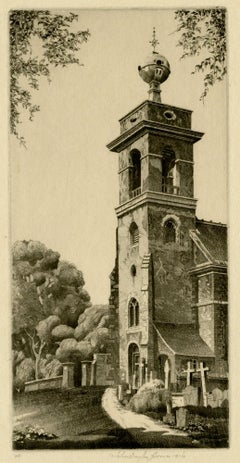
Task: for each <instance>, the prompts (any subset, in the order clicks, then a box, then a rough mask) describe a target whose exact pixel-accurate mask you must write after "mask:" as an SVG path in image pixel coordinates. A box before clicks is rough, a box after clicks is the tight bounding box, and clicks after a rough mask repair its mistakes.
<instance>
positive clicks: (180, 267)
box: [108, 34, 228, 390]
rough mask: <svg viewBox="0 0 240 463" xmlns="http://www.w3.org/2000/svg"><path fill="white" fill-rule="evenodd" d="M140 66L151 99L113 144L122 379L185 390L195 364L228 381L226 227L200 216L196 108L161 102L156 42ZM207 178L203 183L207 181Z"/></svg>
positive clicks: (116, 329) (162, 69)
mask: <svg viewBox="0 0 240 463" xmlns="http://www.w3.org/2000/svg"><path fill="white" fill-rule="evenodd" d="M156 43H157V41H156V39H155V34H154V38H153V41H152V45H153V52H152V53H150V55H149V56H148V57H147V58H146V60H145V61H144V64H143V66H139V67H138V72H139V75H140V77H141V78H142V79H143V80H144V82H146V83H147V84H148V85H149V91H148V95H149V96H148V99H147V100H146V101H143V103H141V104H140V105H138V106H137V107H136V108H134V109H133V110H132V111H130V112H129V113H128V114H127V115H125V116H124V117H122V118H121V119H120V135H119V136H118V137H117V138H115V139H114V140H113V141H112V142H111V143H109V144H108V148H109V150H110V151H112V152H114V153H117V154H118V160H119V170H118V175H119V205H118V206H117V207H116V214H117V220H118V227H117V233H116V264H115V268H114V270H113V272H112V274H111V276H110V279H111V296H110V310H111V313H112V318H113V320H114V322H115V323H114V325H113V328H112V329H113V336H114V339H115V364H116V366H117V368H118V372H119V376H118V380H119V381H125V382H127V383H128V384H130V385H133V383H134V384H135V386H136V387H139V386H140V385H141V384H142V383H143V382H144V381H146V379H149V378H159V379H162V380H163V381H164V378H166V371H167V373H168V372H169V380H168V384H169V387H170V388H171V389H172V390H179V388H180V385H181V381H182V380H184V378H185V377H186V368H187V366H188V368H190V370H191V371H192V373H193V375H195V376H196V378H197V377H198V376H199V372H200V370H199V366H200V365H201V367H202V368H203V369H204V368H205V370H206V371H208V378H209V379H211V380H212V381H218V383H219V381H220V382H221V380H222V381H226V380H227V370H228V364H227V355H228V352H227V344H228V342H227V341H228V334H227V325H228V311H227V307H228V306H227V227H226V225H223V224H220V223H214V222H211V221H210V222H209V221H204V220H198V218H197V217H196V204H197V201H196V199H195V198H194V188H193V185H194V161H193V149H194V144H195V143H197V142H199V143H201V138H202V137H203V133H201V132H197V131H195V130H193V129H192V126H191V115H192V111H191V110H188V109H184V108H179V107H175V106H170V105H168V104H165V103H164V104H163V103H162V102H161V98H160V92H161V90H160V85H161V84H162V83H163V82H164V81H165V80H167V78H168V76H169V74H170V65H169V63H168V61H167V59H166V58H165V57H164V56H162V55H160V54H159V53H158V52H157V51H156V50H155V47H156ZM203 185H204V184H203Z"/></svg>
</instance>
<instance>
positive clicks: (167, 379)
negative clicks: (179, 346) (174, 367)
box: [164, 360, 170, 389]
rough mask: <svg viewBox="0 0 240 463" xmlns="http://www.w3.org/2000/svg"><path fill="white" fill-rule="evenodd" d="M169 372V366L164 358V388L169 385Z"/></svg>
mask: <svg viewBox="0 0 240 463" xmlns="http://www.w3.org/2000/svg"><path fill="white" fill-rule="evenodd" d="M169 372H170V366H169V361H168V360H166V362H165V364H164V373H165V386H164V387H165V389H168V387H169Z"/></svg>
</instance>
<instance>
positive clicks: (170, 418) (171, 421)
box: [163, 401, 175, 424]
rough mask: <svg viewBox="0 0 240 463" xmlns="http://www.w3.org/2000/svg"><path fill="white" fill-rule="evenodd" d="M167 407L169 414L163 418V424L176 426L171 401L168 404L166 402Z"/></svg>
mask: <svg viewBox="0 0 240 463" xmlns="http://www.w3.org/2000/svg"><path fill="white" fill-rule="evenodd" d="M166 406H167V413H166V415H165V416H164V417H163V422H164V423H167V424H175V416H174V415H173V413H172V405H171V402H170V401H167V402H166Z"/></svg>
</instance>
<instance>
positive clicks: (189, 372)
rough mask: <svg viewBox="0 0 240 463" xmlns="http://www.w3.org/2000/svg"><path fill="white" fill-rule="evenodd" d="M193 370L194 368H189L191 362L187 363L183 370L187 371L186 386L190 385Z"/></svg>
mask: <svg viewBox="0 0 240 463" xmlns="http://www.w3.org/2000/svg"><path fill="white" fill-rule="evenodd" d="M194 371H195V368H191V362H188V363H187V369H186V370H183V373H187V386H191V382H192V374H193V372H194Z"/></svg>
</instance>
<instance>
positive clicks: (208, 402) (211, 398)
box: [207, 392, 213, 408]
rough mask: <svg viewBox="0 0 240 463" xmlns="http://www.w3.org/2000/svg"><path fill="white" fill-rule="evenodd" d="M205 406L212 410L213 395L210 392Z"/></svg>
mask: <svg viewBox="0 0 240 463" xmlns="http://www.w3.org/2000/svg"><path fill="white" fill-rule="evenodd" d="M207 406H208V407H211V408H213V395H212V393H211V392H209V393H207Z"/></svg>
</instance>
